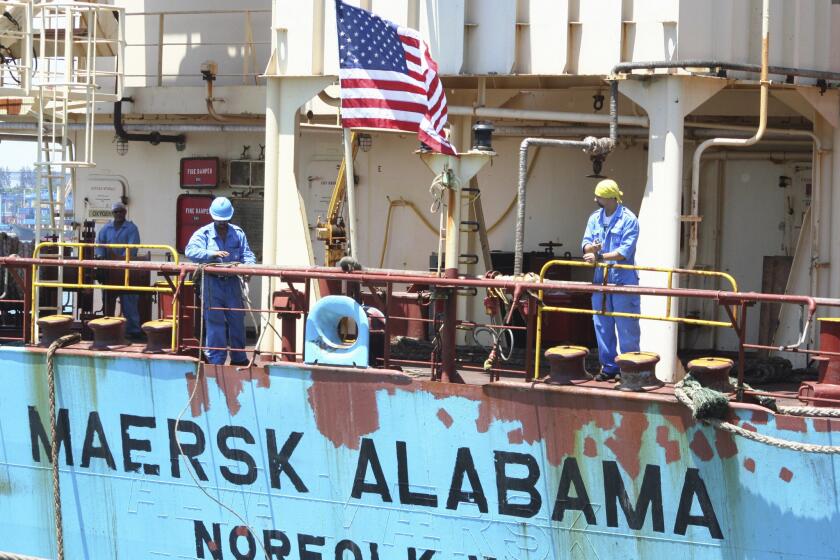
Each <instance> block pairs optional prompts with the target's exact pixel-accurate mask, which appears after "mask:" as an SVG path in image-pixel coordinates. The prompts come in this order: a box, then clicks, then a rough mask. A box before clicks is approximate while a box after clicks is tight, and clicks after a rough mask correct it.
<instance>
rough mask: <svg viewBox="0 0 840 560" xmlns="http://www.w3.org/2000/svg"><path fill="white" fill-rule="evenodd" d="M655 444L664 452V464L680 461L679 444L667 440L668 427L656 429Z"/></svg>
mask: <svg viewBox="0 0 840 560" xmlns="http://www.w3.org/2000/svg"><path fill="white" fill-rule="evenodd" d="M656 443H658V444H659V446H660V447H661V448H662V449H664V450H665V463H666V464H668V465H670V464H671V463H673V462H674V461H679V460H680V443H679V442H678V441H673V440H671V439H669V438H668V426H657V427H656Z"/></svg>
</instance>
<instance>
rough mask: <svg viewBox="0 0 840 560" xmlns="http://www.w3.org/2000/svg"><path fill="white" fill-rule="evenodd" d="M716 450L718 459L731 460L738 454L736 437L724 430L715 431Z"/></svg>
mask: <svg viewBox="0 0 840 560" xmlns="http://www.w3.org/2000/svg"><path fill="white" fill-rule="evenodd" d="M715 449H717V454H718V457H720V458H721V459H729V458H730V457H734V456H735V455H737V454H738V445H737V444H736V443H735V436H733V435H732V434H730V433H729V432H724V431H723V430H715Z"/></svg>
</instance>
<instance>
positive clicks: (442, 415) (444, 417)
mask: <svg viewBox="0 0 840 560" xmlns="http://www.w3.org/2000/svg"><path fill="white" fill-rule="evenodd" d="M437 417H438V420H440V421H441V422H442V423H443V425H444V426H446V427H447V429H448V428H451V427H452V423H453V422H454V420H452V416H451V415H450V414H449V413H448V412H446V411H445V410H444V409H442V408H441V409H438V411H437Z"/></svg>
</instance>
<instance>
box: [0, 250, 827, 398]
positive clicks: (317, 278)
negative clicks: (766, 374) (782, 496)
mask: <svg viewBox="0 0 840 560" xmlns="http://www.w3.org/2000/svg"><path fill="white" fill-rule="evenodd" d="M0 265H2V266H3V267H14V268H15V269H18V270H23V271H27V270H31V269H32V267H33V265H37V266H38V267H61V266H73V267H82V268H91V269H93V268H100V269H101V268H110V269H123V270H132V269H134V270H144V271H149V272H157V273H158V274H160V275H162V276H164V277H166V278H172V277H178V278H181V279H183V278H184V276H185V275H186V274H187V273H190V272H196V271H198V270H199V268H201V269H202V270H203V272H204V273H205V274H212V275H218V276H261V277H264V278H275V279H279V280H280V281H281V282H282V283H283V284H284V285H285V286H287V288H286V289H284V290H283V291H282V293H283V294H285V295H284V296H283V297H284V298H286V300H288V301H292V302H293V303H290V304H289V307H288V308H284V307H283V306H277V305H273V306H272V307H271V308H263V307H257V308H254V307H239V308H235V309H234V308H231V309H228V310H236V311H240V312H245V313H253V314H254V315H255V316H259V317H261V320H260V321H259V323H260V325H259V326H260V327H263V328H265V324H266V323H267V321H266V320H265V318H266V317H271V318H272V319H273V320H272V325H271V327H270V328H271V329H274V330H275V332H276V333H277V334H278V337H279V339H280V341H281V348H280V350H274V351H271V352H267V351H266V352H260V353H261V355H266V356H268V355H270V356H273V357H274V358H279V359H281V360H287V361H297V360H298V359H299V358H300V357H301V354H300V353H299V352H297V348H296V346H297V345H296V339H295V336H294V332H293V331H295V330H297V326H298V322H300V321H301V320H302V321H304V325H305V321H306V317H307V313H308V303H309V301H310V294H311V293H312V291H313V289H314V286H315V284H314V282H318V283H320V284H321V285H322V287H323V286H326V285H327V284H330V285H332V286H341V285H342V284H343V285H344V286H345V291H346V293H347V295H351V296H355V298H356V299H357V300H361V299H362V298H361V296H362V290H363V289H367V290H368V292H366V293H365V294H364V297H365V298H368V299H370V300H372V301H375V302H377V305H376V307H378V308H379V309H380V311H382V313H383V315H384V319H385V320H384V324H383V326H382V327H381V329H379V330H376V329H374V330H373V331H372V333H373V334H380V335H381V336H382V339H383V341H384V343H383V347H382V348H381V349H377V352H376V353H375V358H374V362H373V365H374V366H378V367H384V368H391V367H394V366H422V367H428V368H430V369H431V370H432V376H433V378H435V379H442V380H444V381H446V380H450V379H448V378H447V376H445V375H441V372H445V371H447V370H448V371H457V370H458V369H461V370H476V371H487V372H488V373H489V374H490V379H491V380H493V379H497V378H498V376H499V375H500V374H505V375H522V376H523V377H525V378H526V379H527V378H528V376H529V374H528V372H529V371H532V369H531V366H532V364H533V357H534V356H533V354H534V336H533V334H534V318H535V316H536V313H535V310H536V309H537V306H538V305H540V302H539V300H538V298H537V297H536V295H535V293H536V292H537V291H538V290H540V289H547V288H550V289H553V290H562V291H564V292H567V293H583V294H591V293H595V292H599V293H613V294H638V295H641V296H649V297H679V298H699V299H707V300H712V301H715V302H717V303H718V304H719V305H721V306H722V307H723V308H724V310H725V311H726V312H727V314H729V317H730V319H731V321H732V325H733V328H734V330H735V332H736V333H737V335H738V339H739V356H738V362H737V366H738V367H737V371H738V379H739V388H740V390H739V396H741V397H743V394H744V391H743V380H744V366H745V351H746V349H759V348H769V349H772V350H789V351H792V352H805V353H820V354H823V355H826V356H833V355H836V354H837V353H831V352H825V353H823V352H817V351H814V350H809V349H806V348H803V347H802V343H803V341H804V340H805V335H806V333H807V331H808V328H809V325H810V324H811V321H812V319H813V318H814V315H815V312H816V310H817V303H818V300H816V299H814V298H812V297H809V296H793V295H780V294H763V293H757V292H728V291H716V290H700V289H686V288H659V287H646V286H612V285H594V284H586V283H577V282H561V281H545V282H537V281H532V280H522V279H514V278H508V277H496V278H465V277H460V278H444V277H438V276H435V275H434V274H432V273H412V272H405V271H395V270H362V271H353V272H343V271H341V270H338V269H335V268H325V267H288V266H256V265H253V266H244V265H243V266H236V267H229V266H205V267H199V266H198V265H195V264H189V263H181V264H173V263H165V262H129V263H126V262H122V261H92V260H65V259H53V258H50V259H34V258H20V257H14V256H12V257H0ZM28 282H31V275H30V277H29V278H28V279H27V283H28ZM400 284H410V285H415V286H422V289H423V290H425V291H426V292H427V293H428V294H430V296H431V297H430V298H429V301H426V299H425V298H419V299H420V300H422V301H418V303H417V305H421V306H423V307H425V308H427V309H429V310H430V312H431V316H412V315H411V314H410V313H406V312H405V310H404V309H403V310H402V311H401V310H400V309H399V308H398V305H397V303H398V302H397V299H396V298H397V294H396V293H395V292H394V286H395V285H400ZM463 288H474V289H476V290H478V289H491V290H494V291H495V292H496V293H501V292H504V293H505V294H506V295H507V296H512V298H511V300H510V301H509V302H508V306H509V307H508V313H507V317H506V318H505V320H504V324H501V325H500V324H491V323H479V322H475V321H465V320H458V318H457V317H452V316H449V317H447V316H446V314H445V313H444V309H445V306H443V305H438V304H437V302H438V301H442V298H446V297H451V296H452V294H453V293H454V292H456V291H458V290H460V289H463ZM532 292H533V293H532ZM24 293H27V292H26V291H24ZM276 293H278V294H279V293H281V292H276ZM173 296H174V297H176V298H177V297H179V294H178V293H177V292H174V293H173ZM459 297H465V296H459ZM436 298H438V299H436ZM286 300H284V301H286ZM760 302H776V303H786V304H795V305H800V306H803V307H804V308H805V309H807V321H806V327H805V329H804V332H803V334H802V336H801V337H800V341H799V342H800V344H798V345H794V346H791V347H786V348H781V349H780V348H775V347H772V348H770V347H766V346H760V345H756V344H750V343H748V342H747V341H746V321H747V312H748V309H749V306H750V305H752V304H754V303H760ZM9 303H14V304H18V305H21V306H22V309H23V310H24V316H26V314H27V313H28V310H29V309H30V307H31V306H30V305H29V303H28V302H26V301H25V298H24V300H14V301H10V302H9ZM819 304H820V305H825V306H835V307H840V300H826V299H820V300H819ZM180 307H181V308H182V309H184V310H193V311H195V312H196V313H199V312H200V311H201V306H200V305H192V304H190V303H189V302H184V303H183V305H181V306H180ZM211 309H214V310H216V309H227V308H216V307H213V308H211ZM736 310H737V313H736V312H735V311H736ZM514 311H518V312H519V313H520V315H521V316H522V317H523V318H524V320H525V325H524V326H522V325H514V324H511V318H512V316H513V313H514ZM274 319H276V320H274ZM278 320H279V322H280V323H282V324H281V325H277V324H276V323H277V322H278ZM399 322H403V323H405V324H419V325H420V328H427V327H428V326H431V327H432V331H433V332H434V334H435V336H434V338H435V339H436V340H435V341H434V342H433V344H432V350H431V351H430V355H429V358H428V359H423V360H419V359H407V358H403V357H393V356H391V344H390V341H391V339H392V333H393V329H394V326H395V324H397V323H399ZM278 327H279V328H278ZM479 327H483V328H486V329H489V330H491V331H494V332H501V331H503V330H508V329H509V330H510V331H519V332H522V331H524V332H525V333H526V334H527V340H526V344H525V359H524V362H525V364H524V368H522V369H519V368H517V367H509V366H507V365H506V364H504V363H503V362H500V361H492V367H490V368H489V370H486V369H485V368H484V367H482V366H481V365H476V364H475V363H474V362H469V361H465V360H463V359H459V358H458V356H457V355H456V354H455V353H454V352H441V351H440V350H441V346H443V345H445V344H448V343H447V342H445V341H446V340H452V338H447V337H448V336H452V335H453V333H455V332H456V331H457V329H462V328H470V329H475V328H479ZM177 331H178V339H177V348H178V349H179V351H181V352H189V351H195V350H208V349H211V348H208V347H207V346H205V345H203V342H202V341H198V340H185V339H183V338H182V336H181V331H182V329H180V328H179V329H177ZM26 332H27V331H26V329H25V328H23V329H22V333H23V336H22V337H21V338H19V339H18V338H16V339H15V340H25V338H26V334H25V333H26ZM199 332H200V331H199ZM444 333H445V334H446V335H447V336H444ZM499 336H502V335H501V334H500V335H499ZM453 338H454V337H453ZM491 338H493V346H494V348H493V350H497V348H495V347H497V346H499V345H500V343H499V342H498V341H497V339H498V337H491ZM26 342H31V341H26ZM227 350H230V349H227ZM234 350H244V351H248V349H245V348H243V349H234ZM486 350H487V351H488V354H489V353H490V350H489V349H486Z"/></svg>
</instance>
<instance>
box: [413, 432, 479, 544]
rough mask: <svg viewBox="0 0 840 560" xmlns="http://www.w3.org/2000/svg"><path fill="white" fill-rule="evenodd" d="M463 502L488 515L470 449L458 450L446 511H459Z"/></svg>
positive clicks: (462, 448)
mask: <svg viewBox="0 0 840 560" xmlns="http://www.w3.org/2000/svg"><path fill="white" fill-rule="evenodd" d="M465 474H466V475H467V478H468V479H469V481H470V488H471V490H470V491H465V490H463V486H464V475H465ZM461 502H464V503H466V504H475V505H477V506H478V511H480V512H481V513H487V497H486V496H485V495H484V488H482V487H481V480H480V479H479V478H478V471H476V470H475V463H474V462H473V458H472V454H471V453H470V449H469V447H461V448H459V449H458V455H457V456H456V458H455V468H454V469H453V470H452V483H451V484H450V485H449V497H448V498H447V499H446V509H458V504H459V503H461ZM410 550H414V549H410ZM432 554H434V552H433V553H432ZM424 558H425V556H424ZM430 558H431V557H430Z"/></svg>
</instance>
